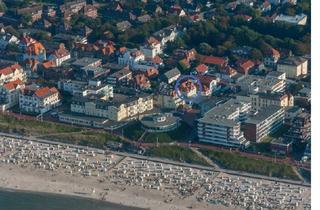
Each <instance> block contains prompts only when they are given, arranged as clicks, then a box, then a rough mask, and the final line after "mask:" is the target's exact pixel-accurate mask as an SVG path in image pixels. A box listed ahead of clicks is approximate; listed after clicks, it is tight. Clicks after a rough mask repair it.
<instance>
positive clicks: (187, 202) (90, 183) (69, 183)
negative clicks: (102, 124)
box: [0, 164, 230, 210]
mask: <svg viewBox="0 0 320 210" xmlns="http://www.w3.org/2000/svg"><path fill="white" fill-rule="evenodd" d="M0 187H3V188H9V189H17V190H28V191H35V192H48V193H57V194H64V195H74V196H82V197H89V198H94V199H99V200H105V201H109V202H112V203H117V204H123V205H127V206H135V207H142V208H150V209H152V210H153V209H154V210H163V209H167V210H175V209H176V210H180V209H186V208H187V207H192V209H199V210H200V209H201V210H203V209H217V210H219V209H221V210H222V209H230V208H225V207H223V206H213V205H210V204H207V203H205V202H198V201H196V199H195V198H193V197H191V198H187V199H183V200H182V199H179V198H176V197H173V196H172V195H171V196H170V195H166V194H164V193H162V192H159V191H156V190H145V189H143V188H140V189H139V187H132V186H130V187H127V188H126V189H125V190H124V189H121V188H119V186H114V185H112V184H110V183H107V182H104V183H100V182H99V181H97V178H94V177H81V176H78V175H77V176H72V175H64V174H59V173H52V172H49V171H45V170H40V169H36V170H35V169H34V168H20V167H17V166H15V165H2V164H1V167H0ZM93 188H95V193H92V189H93ZM168 196H169V197H170V198H172V199H173V201H172V202H171V203H170V204H168V203H165V202H164V200H165V199H166V198H168Z"/></svg>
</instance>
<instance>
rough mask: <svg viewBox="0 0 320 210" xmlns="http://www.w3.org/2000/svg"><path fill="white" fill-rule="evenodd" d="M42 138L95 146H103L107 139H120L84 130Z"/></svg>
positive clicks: (104, 133)
mask: <svg viewBox="0 0 320 210" xmlns="http://www.w3.org/2000/svg"><path fill="white" fill-rule="evenodd" d="M43 138H44V139H48V140H52V141H59V142H63V143H69V144H79V145H83V146H90V147H96V148H103V146H104V145H105V144H106V143H107V142H108V141H121V139H119V138H118V137H115V136H112V135H110V134H108V133H106V132H103V131H102V132H93V131H84V132H79V133H70V134H66V133H63V134H58V135H48V136H44V137H43Z"/></svg>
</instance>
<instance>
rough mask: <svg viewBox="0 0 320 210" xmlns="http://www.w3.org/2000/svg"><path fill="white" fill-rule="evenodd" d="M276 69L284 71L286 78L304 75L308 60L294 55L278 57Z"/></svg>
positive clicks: (306, 70) (306, 71)
mask: <svg viewBox="0 0 320 210" xmlns="http://www.w3.org/2000/svg"><path fill="white" fill-rule="evenodd" d="M277 71H279V72H284V73H286V75H287V77H288V78H293V79H296V78H298V77H301V76H305V75H307V73H308V60H307V59H305V58H303V57H296V56H291V57H288V58H285V59H280V60H279V61H278V63H277Z"/></svg>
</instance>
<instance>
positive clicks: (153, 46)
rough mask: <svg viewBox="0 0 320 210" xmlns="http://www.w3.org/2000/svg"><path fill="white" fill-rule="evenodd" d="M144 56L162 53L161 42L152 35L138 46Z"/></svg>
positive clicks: (148, 56) (149, 56) (151, 56)
mask: <svg viewBox="0 0 320 210" xmlns="http://www.w3.org/2000/svg"><path fill="white" fill-rule="evenodd" d="M140 50H141V51H142V53H143V54H144V55H145V57H146V58H154V57H155V56H157V55H159V54H161V53H162V47H161V43H160V42H159V41H158V40H157V39H156V38H154V37H153V36H151V37H149V38H148V39H147V41H146V43H145V44H144V45H143V46H141V47H140Z"/></svg>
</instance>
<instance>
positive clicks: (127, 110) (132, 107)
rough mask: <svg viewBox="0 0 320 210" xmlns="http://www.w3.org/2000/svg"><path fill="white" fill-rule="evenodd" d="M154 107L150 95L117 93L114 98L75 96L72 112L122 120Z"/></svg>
mask: <svg viewBox="0 0 320 210" xmlns="http://www.w3.org/2000/svg"><path fill="white" fill-rule="evenodd" d="M152 109H153V97H152V96H149V95H141V96H125V95H121V94H117V95H115V97H114V98H113V99H110V100H105V99H102V98H97V97H95V98H88V97H75V98H73V100H72V103H71V112H75V113H80V114H84V115H88V116H94V117H101V118H108V119H110V120H114V121H121V120H125V119H131V118H134V117H137V115H139V114H142V113H144V112H146V111H150V110H152Z"/></svg>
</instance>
